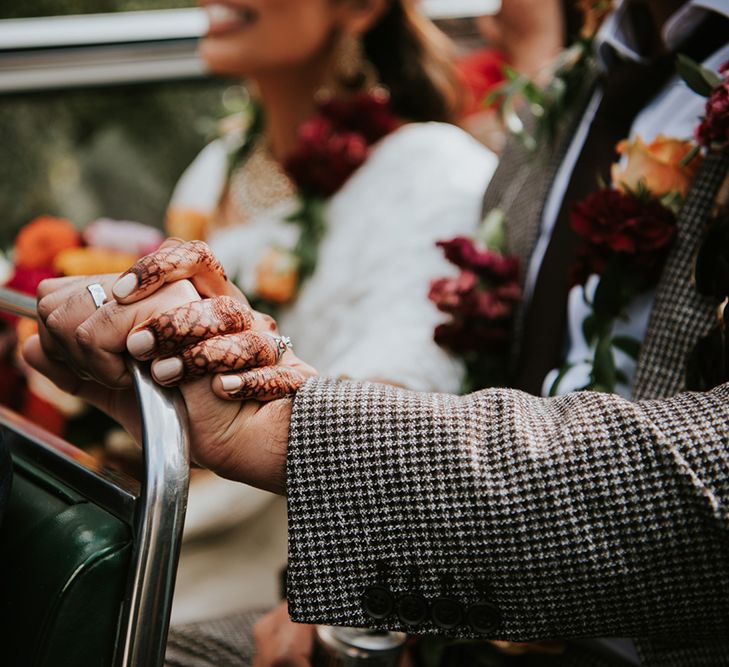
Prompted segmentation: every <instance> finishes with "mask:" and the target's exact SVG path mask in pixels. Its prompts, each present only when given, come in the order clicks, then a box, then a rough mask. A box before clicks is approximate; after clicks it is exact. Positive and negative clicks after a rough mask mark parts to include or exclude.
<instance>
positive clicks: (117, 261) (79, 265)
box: [53, 248, 137, 276]
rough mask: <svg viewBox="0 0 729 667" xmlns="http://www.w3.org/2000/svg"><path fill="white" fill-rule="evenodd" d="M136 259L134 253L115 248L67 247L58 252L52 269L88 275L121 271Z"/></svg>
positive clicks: (75, 274) (59, 271) (68, 274)
mask: <svg viewBox="0 0 729 667" xmlns="http://www.w3.org/2000/svg"><path fill="white" fill-rule="evenodd" d="M136 261H137V257H136V255H129V254H127V253H125V252H117V251H116V250H106V249H104V248H69V249H68V250H64V251H63V252H61V253H59V254H58V256H57V257H56V259H55V260H54V262H53V269H54V270H55V271H57V272H58V273H60V274H63V275H64V276H90V275H94V274H97V273H121V272H122V271H126V270H127V269H128V268H129V267H130V266H131V265H132V264H134V262H136Z"/></svg>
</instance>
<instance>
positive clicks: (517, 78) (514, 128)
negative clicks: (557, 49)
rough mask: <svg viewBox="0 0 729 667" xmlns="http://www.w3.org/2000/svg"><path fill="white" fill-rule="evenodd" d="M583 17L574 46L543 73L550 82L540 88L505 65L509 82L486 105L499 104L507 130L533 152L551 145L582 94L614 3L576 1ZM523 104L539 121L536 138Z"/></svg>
mask: <svg viewBox="0 0 729 667" xmlns="http://www.w3.org/2000/svg"><path fill="white" fill-rule="evenodd" d="M575 5H576V8H577V10H578V11H579V12H580V13H581V15H582V28H581V30H580V33H579V35H577V37H576V39H575V41H574V43H573V44H571V45H570V46H569V47H568V48H567V49H565V50H564V51H563V52H562V53H560V54H559V55H558V56H557V57H556V58H555V60H554V61H553V62H551V63H550V64H549V65H548V66H547V68H546V70H545V72H544V74H545V79H546V80H547V83H546V84H545V85H540V84H539V83H536V82H535V81H532V80H531V79H530V78H529V77H528V76H525V75H523V74H520V73H519V72H517V71H516V70H514V69H512V68H510V67H508V66H505V67H504V75H505V77H506V81H505V82H504V83H503V84H502V85H501V86H498V87H497V88H495V89H494V90H493V91H492V92H491V93H490V94H489V95H488V96H487V98H486V100H485V102H484V104H485V105H486V106H491V105H493V104H496V105H497V107H498V109H499V112H500V114H501V118H502V121H503V123H504V125H505V127H506V128H507V129H508V131H509V132H510V133H511V134H512V135H514V136H516V137H517V138H518V139H520V140H521V142H522V143H523V144H524V146H525V147H526V148H527V149H528V150H530V151H536V149H537V148H538V147H539V146H540V145H542V144H543V143H544V142H548V143H552V142H553V141H554V140H555V138H556V136H557V131H558V128H559V126H560V123H561V119H562V118H563V117H564V115H565V113H567V111H568V110H569V109H570V108H571V107H572V105H573V104H574V103H575V101H576V100H577V99H578V97H579V95H580V91H581V90H582V88H583V86H584V81H585V78H586V77H587V74H588V72H589V68H590V62H591V60H592V58H593V53H594V48H593V44H594V41H595V36H596V35H597V32H598V30H599V28H600V26H601V25H602V23H603V21H604V20H605V18H606V17H607V16H608V14H610V12H611V11H612V10H613V2H612V0H575ZM522 101H526V102H527V103H528V104H529V108H530V110H531V113H532V114H533V115H534V117H535V119H536V127H535V131H534V135H533V136H532V135H530V134H529V133H528V132H527V131H526V129H525V128H524V125H523V124H522V122H521V120H520V119H519V116H518V115H517V113H516V107H517V105H518V104H519V103H521V102H522Z"/></svg>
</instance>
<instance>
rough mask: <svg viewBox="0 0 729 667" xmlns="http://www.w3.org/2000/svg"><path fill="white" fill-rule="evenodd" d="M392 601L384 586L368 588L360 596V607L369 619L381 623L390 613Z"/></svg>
mask: <svg viewBox="0 0 729 667" xmlns="http://www.w3.org/2000/svg"><path fill="white" fill-rule="evenodd" d="M393 606H394V600H393V599H392V594H391V593H390V591H389V590H388V589H387V588H385V587H384V586H370V587H369V588H368V589H367V590H365V592H364V595H363V596H362V607H363V608H364V612H365V614H367V616H369V617H370V618H373V619H375V620H377V621H381V620H382V619H384V618H387V617H388V616H389V615H390V614H391V613H392V608H393Z"/></svg>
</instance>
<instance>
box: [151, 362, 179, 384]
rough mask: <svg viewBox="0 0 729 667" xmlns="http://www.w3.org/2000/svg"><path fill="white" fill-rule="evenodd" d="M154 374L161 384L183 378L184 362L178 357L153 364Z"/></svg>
mask: <svg viewBox="0 0 729 667" xmlns="http://www.w3.org/2000/svg"><path fill="white" fill-rule="evenodd" d="M152 373H153V375H154V377H155V378H156V379H157V380H159V381H160V382H172V381H173V380H177V379H178V378H180V377H182V360H181V359H179V358H178V357H171V358H170V359H162V360H161V361H156V362H155V363H154V364H152Z"/></svg>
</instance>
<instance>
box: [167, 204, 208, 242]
mask: <svg viewBox="0 0 729 667" xmlns="http://www.w3.org/2000/svg"><path fill="white" fill-rule="evenodd" d="M209 224H210V215H209V214H207V213H205V212H204V211H200V210H198V209H194V208H184V207H182V206H171V207H170V208H169V209H168V210H167V216H166V218H165V230H166V231H167V235H168V236H175V237H177V238H179V239H182V240H183V241H204V240H205V237H206V236H207V231H208V225H209Z"/></svg>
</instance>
